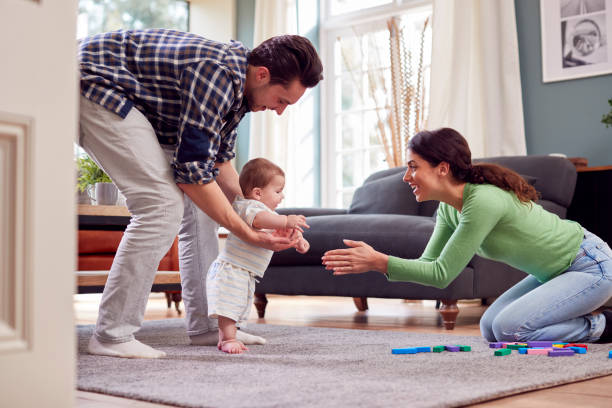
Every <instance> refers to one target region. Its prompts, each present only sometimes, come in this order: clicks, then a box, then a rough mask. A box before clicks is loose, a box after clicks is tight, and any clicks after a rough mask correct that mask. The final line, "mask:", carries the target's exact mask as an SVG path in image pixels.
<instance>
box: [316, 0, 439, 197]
mask: <svg viewBox="0 0 612 408" xmlns="http://www.w3.org/2000/svg"><path fill="white" fill-rule="evenodd" d="M324 3H325V4H324V5H325V7H323V9H324V11H325V15H324V16H323V17H322V41H321V44H322V49H323V58H324V59H325V62H324V63H325V66H326V80H325V81H323V83H322V85H323V101H322V112H324V113H323V114H322V119H323V123H322V126H323V135H324V136H323V137H322V143H321V147H322V167H323V171H322V174H324V175H326V177H323V180H322V199H323V200H322V201H323V206H325V207H340V208H347V207H348V205H349V204H350V202H351V200H352V197H353V193H354V192H355V189H356V188H357V187H359V186H360V185H361V184H362V183H363V181H364V180H365V179H366V178H367V177H368V176H369V175H370V174H372V173H373V172H375V171H378V170H383V169H386V168H389V167H393V165H394V164H393V163H395V160H394V159H393V157H390V151H391V150H393V148H392V146H390V138H389V136H390V135H391V134H393V132H395V133H398V132H399V130H398V129H399V128H400V126H399V125H398V126H393V122H392V121H391V119H392V117H393V118H395V117H397V116H392V113H391V112H392V111H393V109H394V106H395V105H394V100H395V103H396V104H397V103H399V101H401V100H402V98H403V99H405V95H403V94H401V92H400V91H399V88H401V89H404V88H405V89H407V90H408V91H409V92H413V91H414V92H416V95H418V96H419V98H420V105H419V106H418V109H415V108H414V107H406V109H404V110H405V112H406V116H407V118H406V119H405V120H404V122H402V123H403V128H402V130H401V132H403V133H405V134H406V135H411V134H413V133H414V129H416V128H418V125H419V124H420V123H422V122H423V119H424V117H426V112H427V102H428V94H427V88H426V87H425V86H424V84H428V78H429V62H430V59H431V57H430V55H431V29H430V27H431V24H430V22H429V20H430V19H429V18H430V16H431V5H430V4H429V3H428V2H422V1H421V2H416V1H410V2H408V1H400V0H389V1H383V0H380V1H368V2H361V1H356V2H349V1H343V0H328V1H326V2H324ZM366 4H367V8H366ZM356 5H359V7H360V9H359V10H355V6H356ZM343 13H344V14H343ZM390 26H392V27H395V30H396V31H395V32H400V33H401V41H400V39H398V40H397V41H396V42H395V46H394V47H395V48H393V47H391V46H390V44H391V43H392V41H391V39H392V38H394V39H395V38H398V37H395V36H393V37H392V36H391V34H390V32H391V31H390V28H389V27H390ZM400 43H401V49H402V50H408V53H407V54H402V57H401V58H399V59H398V58H397V55H398V54H397V50H398V49H399V48H398V47H400V45H399V44H400ZM421 44H422V45H421ZM392 49H393V50H394V51H391V50H392ZM392 55H393V56H395V60H394V64H392V63H391V59H392ZM400 59H403V60H402V62H401V64H404V65H407V66H409V67H411V66H416V65H415V64H417V65H418V66H419V67H421V68H420V69H418V70H417V69H412V68H409V69H407V70H406V71H407V72H406V75H405V76H403V77H398V72H399V71H397V69H398V68H393V67H398V66H399V65H400V64H399V63H398V61H399V60H400ZM408 60H410V61H408ZM407 61H408V62H407ZM392 72H393V74H392ZM402 72H403V71H402ZM400 82H401V83H403V84H410V86H408V87H401V86H399V85H398V84H399V83H400ZM419 87H420V88H419ZM417 91H418V92H417ZM394 92H396V93H397V95H396V96H395V99H394V97H393V93H394ZM402 109H403V107H402ZM400 119H402V118H401V116H400ZM398 122H399V121H398ZM398 136H399V135H398ZM406 138H407V137H406ZM402 140H403V139H402ZM404 145H405V140H403V141H402V142H400V143H398V144H397V145H396V146H395V150H396V151H398V154H401V153H399V151H401V150H403V146H404ZM385 146H386V148H385ZM390 163H391V165H390ZM395 165H403V163H397V164H395Z"/></svg>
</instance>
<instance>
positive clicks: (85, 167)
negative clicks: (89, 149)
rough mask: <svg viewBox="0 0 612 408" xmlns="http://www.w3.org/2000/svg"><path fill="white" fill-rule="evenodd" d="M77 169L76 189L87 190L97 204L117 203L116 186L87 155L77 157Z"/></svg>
mask: <svg viewBox="0 0 612 408" xmlns="http://www.w3.org/2000/svg"><path fill="white" fill-rule="evenodd" d="M77 168H78V171H79V177H78V179H77V181H78V184H77V186H78V189H79V191H80V192H87V193H88V195H89V196H90V197H91V199H92V200H93V201H94V202H95V203H96V204H98V205H115V204H116V203H117V187H116V186H115V185H114V184H113V182H112V181H111V179H110V177H108V175H107V174H106V173H105V172H104V171H103V170H102V169H101V168H100V167H98V165H97V164H96V162H94V161H93V160H92V159H91V158H90V157H89V156H81V157H78V158H77Z"/></svg>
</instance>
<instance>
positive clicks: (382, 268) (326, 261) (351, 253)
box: [322, 239, 389, 275]
mask: <svg viewBox="0 0 612 408" xmlns="http://www.w3.org/2000/svg"><path fill="white" fill-rule="evenodd" d="M343 241H344V244H345V245H346V246H348V247H350V248H346V249H333V250H331V251H327V252H325V254H324V255H323V258H322V259H323V265H325V269H331V270H333V271H334V275H346V274H349V273H363V272H368V271H377V272H381V273H387V263H388V261H389V257H388V256H387V255H385V254H383V253H380V252H378V251H375V250H374V248H372V247H371V246H369V245H368V244H366V243H365V242H363V241H351V240H350V239H345V240H343Z"/></svg>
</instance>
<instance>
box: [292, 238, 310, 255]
mask: <svg viewBox="0 0 612 408" xmlns="http://www.w3.org/2000/svg"><path fill="white" fill-rule="evenodd" d="M309 249H310V244H309V243H308V241H306V240H305V239H303V238H302V239H300V240H299V241H298V243H297V244H296V245H295V250H296V251H298V252H299V253H300V254H305V253H306V252H308V250H309Z"/></svg>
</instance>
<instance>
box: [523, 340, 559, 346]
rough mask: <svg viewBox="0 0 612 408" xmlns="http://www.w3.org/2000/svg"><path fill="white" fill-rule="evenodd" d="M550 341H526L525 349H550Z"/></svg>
mask: <svg viewBox="0 0 612 408" xmlns="http://www.w3.org/2000/svg"><path fill="white" fill-rule="evenodd" d="M552 345H553V342H552V341H528V342H527V347H552Z"/></svg>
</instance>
